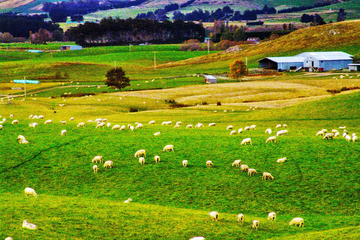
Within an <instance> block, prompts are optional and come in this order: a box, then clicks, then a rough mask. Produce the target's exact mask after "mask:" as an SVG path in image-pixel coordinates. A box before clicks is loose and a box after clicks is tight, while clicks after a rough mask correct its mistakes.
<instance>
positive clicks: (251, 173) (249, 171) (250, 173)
mask: <svg viewBox="0 0 360 240" xmlns="http://www.w3.org/2000/svg"><path fill="white" fill-rule="evenodd" d="M255 174H257V172H256V170H255V169H254V168H249V169H248V175H249V176H252V175H255Z"/></svg>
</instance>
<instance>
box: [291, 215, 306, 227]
mask: <svg viewBox="0 0 360 240" xmlns="http://www.w3.org/2000/svg"><path fill="white" fill-rule="evenodd" d="M289 225H295V226H299V227H304V219H303V218H300V217H297V218H293V219H292V220H291V221H290V223H289Z"/></svg>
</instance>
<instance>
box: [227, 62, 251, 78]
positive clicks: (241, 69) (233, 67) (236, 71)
mask: <svg viewBox="0 0 360 240" xmlns="http://www.w3.org/2000/svg"><path fill="white" fill-rule="evenodd" d="M247 73H248V68H247V66H246V64H245V63H244V62H243V61H241V60H235V61H234V62H233V63H232V64H230V78H233V79H240V78H241V76H243V75H246V74H247Z"/></svg>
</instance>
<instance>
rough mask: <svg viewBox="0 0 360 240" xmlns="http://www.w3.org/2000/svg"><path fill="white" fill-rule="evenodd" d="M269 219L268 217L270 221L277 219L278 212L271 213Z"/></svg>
mask: <svg viewBox="0 0 360 240" xmlns="http://www.w3.org/2000/svg"><path fill="white" fill-rule="evenodd" d="M267 219H268V220H269V221H275V219H276V213H274V212H271V213H269V214H268V218H267Z"/></svg>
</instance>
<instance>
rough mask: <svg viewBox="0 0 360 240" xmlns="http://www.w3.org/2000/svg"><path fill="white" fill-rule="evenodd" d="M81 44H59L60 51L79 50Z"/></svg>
mask: <svg viewBox="0 0 360 240" xmlns="http://www.w3.org/2000/svg"><path fill="white" fill-rule="evenodd" d="M81 49H82V46H79V45H63V46H60V51H66V50H81Z"/></svg>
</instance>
